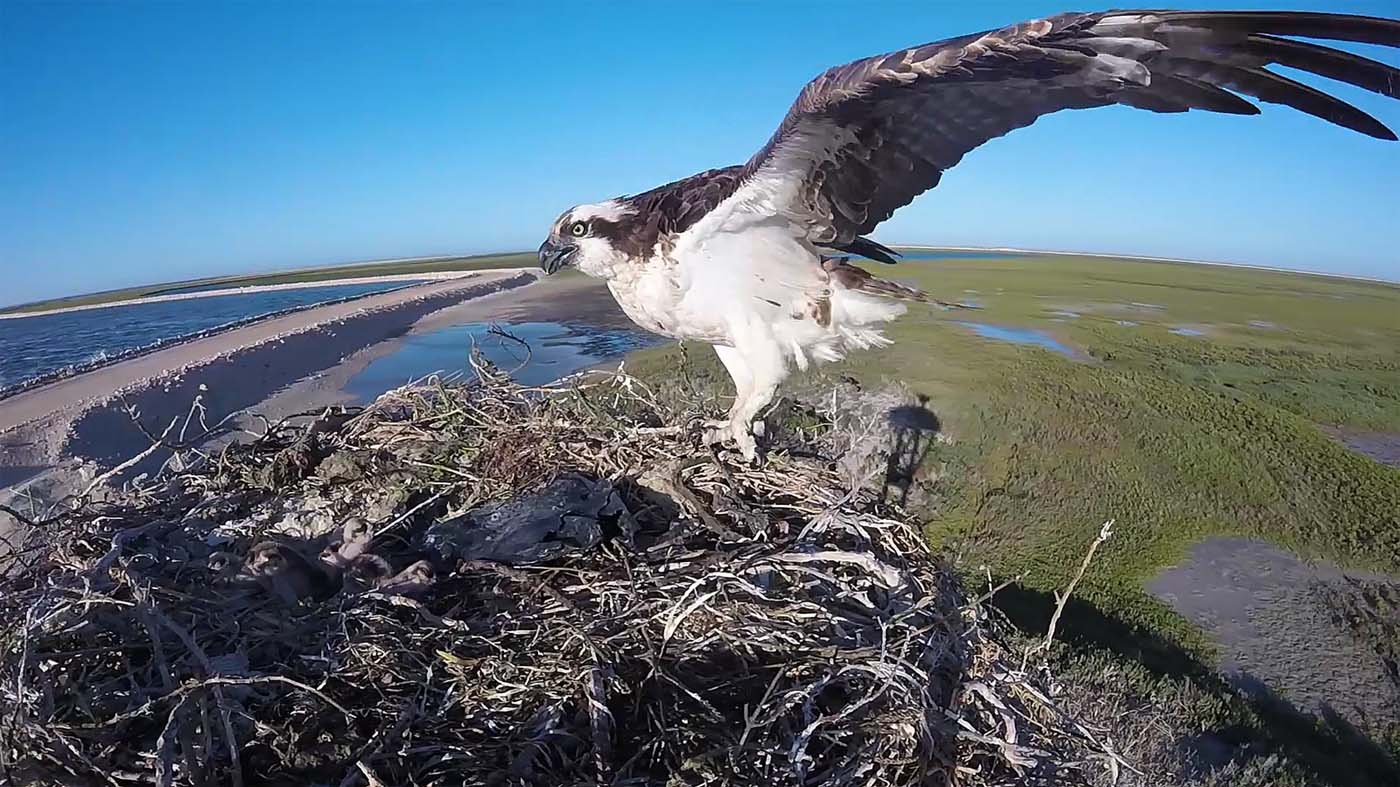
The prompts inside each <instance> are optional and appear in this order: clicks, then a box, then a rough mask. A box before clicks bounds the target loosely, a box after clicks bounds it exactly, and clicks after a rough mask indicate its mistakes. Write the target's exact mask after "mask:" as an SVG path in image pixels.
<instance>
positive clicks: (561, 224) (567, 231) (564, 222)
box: [540, 199, 638, 279]
mask: <svg viewBox="0 0 1400 787" xmlns="http://www.w3.org/2000/svg"><path fill="white" fill-rule="evenodd" d="M636 215H637V211H636V209H635V208H633V207H632V206H631V205H628V204H627V203H626V202H623V201H621V200H615V199H613V200H608V201H607V202H599V203H596V204H593V205H577V206H575V207H572V208H569V209H568V210H566V211H564V215H562V216H560V217H559V218H558V219H557V220H556V221H555V222H554V226H553V227H551V228H550V232H549V237H548V238H546V239H545V242H544V243H542V244H540V267H541V268H543V269H544V272H545V273H546V274H554V273H557V272H558V271H560V270H562V269H564V268H566V267H574V268H578V269H579V270H581V271H583V272H584V273H586V274H588V275H589V276H597V277H599V278H604V279H607V278H611V277H612V276H613V275H614V274H615V273H616V271H617V269H618V268H619V266H623V265H627V264H629V263H631V262H632V261H633V259H634V258H635V257H636V256H637V251H638V250H637V248H636V246H637V244H636V243H635V241H634V230H635V226H634V225H635V222H634V221H631V219H632V218H633V217H634V216H636Z"/></svg>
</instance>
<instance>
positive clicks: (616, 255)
mask: <svg viewBox="0 0 1400 787" xmlns="http://www.w3.org/2000/svg"><path fill="white" fill-rule="evenodd" d="M1289 36H1302V37H1306V38H1313V39H1329V40H1337V41H1357V42H1365V43H1372V44H1384V45H1388V46H1400V21H1397V20H1392V19H1378V18H1373V17H1362V16H1348V15H1341V14H1325V13H1305V12H1265V11H1238V12H1234V11H1107V12H1102V13H1066V14H1061V15H1059V16H1053V17H1049V18H1047V19H1038V20H1033V21H1029V22H1024V23H1021V24H1018V25H1013V26H1011V27H1006V28H1003V29H1000V30H994V31H990V32H985V33H976V34H973V35H968V36H962V37H960V38H951V39H948V40H946V41H938V42H935V43H932V44H924V45H923V46H917V47H913V48H911V49H901V50H897V51H895V52H891V53H889V54H885V55H877V56H875V57H870V58H866V59H863V60H857V61H855V62H853V63H848V64H846V65H842V66H836V67H835V68H832V69H830V70H828V71H826V72H825V73H823V74H821V75H820V76H818V77H817V78H816V79H814V80H812V81H811V82H810V83H808V84H807V86H806V87H804V88H803V89H802V92H801V93H799V94H798V96H797V100H796V102H794V103H793V105H792V108H791V109H790V110H788V113H787V116H786V117H785V118H784V119H783V121H782V124H781V125H779V126H778V130H777V131H776V132H775V133H774V134H773V136H772V138H770V139H769V140H768V143H767V144H766V145H764V146H763V147H762V148H761V149H760V150H759V151H758V152H757V153H756V154H754V156H753V158H751V159H749V160H748V162H746V163H744V164H740V165H736V166H731V167H725V168H723V169H712V170H709V171H707V172H702V173H700V174H698V175H692V176H691V177H688V178H685V179H683V180H679V181H676V182H674V183H669V184H666V185H664V186H660V187H658V188H656V189H653V190H651V191H648V192H646V193H644V194H638V195H635V196H632V197H620V198H617V199H612V200H608V201H606V202H602V203H598V204H591V205H579V206H577V207H574V208H571V209H569V210H567V211H565V212H564V214H563V215H562V216H560V217H559V219H558V220H557V221H556V222H555V223H554V226H553V228H552V230H551V232H550V235H549V238H548V239H547V240H546V241H545V242H544V243H543V244H542V245H541V246H540V249H539V260H540V266H541V267H542V268H543V269H544V270H545V272H546V273H549V274H552V273H554V272H556V271H558V270H560V269H561V268H563V267H565V266H574V267H577V268H578V269H579V270H581V271H583V272H584V273H587V274H589V275H591V276H596V277H598V278H601V279H603V280H604V281H606V282H607V286H608V289H609V290H611V292H612V294H613V297H614V298H616V299H617V302H618V304H619V305H620V306H621V307H622V310H623V311H624V312H626V313H627V316H628V317H630V318H631V319H632V320H633V321H635V322H636V323H637V324H638V325H640V326H641V327H642V328H645V329H647V330H649V331H654V332H656V333H659V334H662V335H664V336H669V337H673V338H676V339H693V340H697V341H702V342H708V343H709V344H712V345H714V348H715V352H716V353H717V354H718V355H719V359H720V361H721V362H723V364H724V366H725V368H726V369H727V370H728V371H729V374H730V375H731V376H732V377H733V378H734V386H735V398H734V404H733V406H732V407H731V408H730V409H729V414H728V418H726V419H724V420H723V421H718V422H714V423H712V424H711V425H710V426H711V428H710V430H709V431H708V432H707V439H709V440H710V441H732V442H733V443H734V444H735V445H736V446H737V447H738V448H739V450H740V451H741V452H742V453H743V455H744V456H745V457H746V458H747V459H749V460H752V459H754V457H755V448H756V446H755V440H754V426H755V424H754V420H755V418H756V417H757V416H758V415H759V413H760V412H761V411H762V410H763V408H764V407H765V406H766V405H767V404H768V403H769V402H770V401H772V399H773V397H774V395H775V394H776V392H777V389H778V386H779V385H780V384H781V383H782V381H783V379H784V378H785V377H786V376H787V374H788V372H789V370H790V369H791V368H792V367H793V366H794V365H795V366H796V367H798V368H802V369H805V368H807V366H808V365H809V364H810V363H811V362H813V361H832V360H837V359H840V358H841V357H842V356H843V355H844V354H845V353H846V352H847V351H848V350H851V349H859V348H867V347H875V346H880V345H884V344H887V343H888V340H887V339H886V338H885V337H884V336H883V334H882V333H881V331H880V328H879V326H880V325H881V324H882V323H885V322H887V321H889V320H892V319H894V318H895V317H896V316H898V315H900V314H902V313H903V312H904V309H905V307H904V305H903V303H901V301H909V300H914V301H920V300H929V299H928V298H927V296H925V295H924V293H922V292H919V291H917V290H913V289H909V288H907V287H903V286H900V285H898V284H894V283H892V282H888V281H882V280H880V279H879V278H877V277H875V276H873V275H871V274H870V273H868V272H866V271H865V270H863V269H862V268H859V267H856V266H855V265H852V264H850V262H849V261H848V260H849V257H843V256H836V255H837V254H838V253H841V252H844V253H847V254H854V255H859V256H863V257H867V258H871V259H874V260H878V261H881V262H886V263H893V262H894V261H895V259H894V258H895V256H896V255H895V254H894V252H892V251H891V250H890V249H888V248H885V247H884V246H881V245H880V244H878V243H875V242H874V241H872V240H870V239H868V238H866V237H864V236H865V235H866V234H868V233H870V232H871V231H872V230H874V229H875V227H876V226H877V225H878V224H879V223H880V222H882V221H884V220H885V219H887V218H889V217H890V215H891V214H892V213H893V212H894V211H895V210H897V209H898V208H900V207H901V206H903V205H907V204H908V203H909V202H910V201H911V200H913V199H914V197H916V196H918V195H919V194H921V193H923V192H924V191H927V190H928V189H931V188H933V187H934V186H936V185H937V184H938V180H939V178H940V177H941V176H942V174H943V172H944V170H947V169H948V168H949V167H951V166H953V165H954V164H957V163H958V161H959V160H960V159H961V158H962V157H963V155H964V154H966V153H967V152H968V151H970V150H972V149H973V148H975V147H977V146H978V145H981V144H982V143H984V142H986V141H988V140H990V139H993V138H995V137H999V136H1002V135H1003V134H1006V133H1007V132H1009V131H1011V130H1012V129H1017V128H1021V127H1023V126H1028V125H1030V124H1031V123H1033V122H1035V120H1036V118H1039V117H1040V116H1042V115H1047V114H1050V113H1052V112H1058V111H1060V110H1062V109H1087V108H1090V107H1101V106H1107V105H1110V104H1125V105H1127V106H1130V107H1137V108H1139V109H1146V110H1150V111H1152V112H1185V111H1187V110H1191V109H1201V110H1206V111H1209V112H1224V113H1229V114H1236V115H1257V114H1259V109H1258V107H1256V106H1255V105H1254V104H1253V103H1251V102H1249V101H1246V100H1245V99H1244V98H1242V97H1241V94H1243V95H1245V96H1252V97H1254V98H1256V99H1259V100H1260V101H1265V102H1269V103H1276V104H1285V105H1288V106H1290V107H1293V108H1294V109H1298V110H1301V111H1303V112H1307V113H1309V114H1311V115H1315V116H1317V117H1319V118H1322V119H1323V120H1326V121H1328V122H1331V123H1334V124H1336V125H1339V126H1344V127H1346V128H1349V129H1352V130H1354V131H1359V132H1361V133H1362V134H1366V135H1369V136H1372V137H1376V138H1379V139H1388V140H1394V139H1395V138H1396V137H1395V134H1394V133H1393V132H1392V131H1391V130H1390V129H1388V128H1386V127H1385V126H1384V125H1382V124H1381V123H1380V121H1378V120H1376V119H1375V118H1373V117H1371V116H1370V115H1368V114H1366V113H1365V112H1362V111H1361V110H1359V109H1357V108H1356V107H1353V106H1351V105H1349V104H1347V103H1345V102H1343V101H1340V100H1338V99H1337V98H1334V97H1332V96H1330V95H1328V94H1327V93H1324V92H1322V91H1320V90H1317V89H1315V88H1313V87H1310V86H1308V85H1305V84H1302V83H1300V82H1297V81H1294V80H1292V79H1290V78H1288V77H1285V76H1282V75H1280V74H1277V73H1274V72H1272V71H1269V70H1267V69H1266V66H1270V65H1277V66H1285V67H1289V68H1294V69H1299V70H1302V71H1306V72H1310V73H1312V74H1316V75H1319V76H1325V77H1330V78H1332V79H1336V80H1340V81H1343V82H1348V83H1350V84H1353V85H1356V86H1358V87H1363V88H1366V89H1368V90H1372V91H1375V92H1377V93H1380V94H1381V95H1385V96H1390V97H1392V98H1394V97H1396V95H1397V90H1400V69H1396V68H1393V67H1391V66H1389V65H1386V64H1384V63H1379V62H1376V61H1374V60H1369V59H1367V58H1364V57H1360V56H1358V55H1354V54H1351V53H1349V52H1344V51H1340V50H1337V49H1331V48H1328V47H1325V46H1320V45H1317V44H1312V43H1307V42H1304V41H1297V40H1293V39H1292V38H1289Z"/></svg>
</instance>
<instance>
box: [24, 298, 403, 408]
mask: <svg viewBox="0 0 1400 787" xmlns="http://www.w3.org/2000/svg"><path fill="white" fill-rule="evenodd" d="M413 283H415V282H412V281H392V282H377V283H368V284H328V285H326V286H324V287H303V288H300V289H287V290H264V291H262V292H250V293H230V294H228V295H211V296H206V297H203V298H189V299H186V300H179V301H162V302H159V303H138V304H132V305H129V306H108V307H106V308H102V309H85V310H82V311H74V312H66V313H64V314H46V315H40V316H36V317H20V318H17V319H12V320H0V389H4V388H8V387H9V386H12V385H16V384H18V383H21V382H24V381H25V380H30V379H33V378H35V377H42V376H44V375H46V374H51V373H53V372H57V371H60V370H62V369H66V368H68V367H70V366H80V365H83V364H87V363H90V362H93V361H96V360H101V359H102V358H105V357H111V356H114V355H120V354H122V353H125V352H129V351H131V350H135V349H137V348H140V347H145V346H147V345H151V344H155V343H157V342H164V341H169V340H171V339H177V338H179V337H181V336H189V335H190V334H195V333H199V332H200V331H207V330H210V329H211V328H218V327H219V326H221V325H228V324H230V323H235V322H241V321H244V320H249V319H252V318H255V317H260V316H262V315H266V314H272V313H273V312H280V311H284V310H287V309H294V308H298V307H304V306H311V305H314V304H317V303H325V302H326V301H334V300H340V299H342V298H352V297H356V296H360V295H368V294H370V293H375V292H384V291H387V290H392V289H397V288H399V287H404V286H406V285H409V284H413Z"/></svg>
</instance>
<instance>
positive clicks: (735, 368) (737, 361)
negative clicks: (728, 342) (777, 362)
mask: <svg viewBox="0 0 1400 787" xmlns="http://www.w3.org/2000/svg"><path fill="white" fill-rule="evenodd" d="M714 348H715V355H717V356H719V361H720V363H722V364H724V368H725V371H727V372H729V377H730V379H732V380H733V381H734V404H732V405H730V406H729V414H728V416H727V417H726V418H724V420H711V421H706V422H705V426H706V427H707V429H706V430H705V443H706V444H707V445H714V444H717V443H723V442H725V441H726V440H729V439H731V438H733V436H734V423H735V418H736V417H737V416H738V413H739V411H740V409H741V408H742V407H743V405H744V400H745V399H747V398H748V396H749V391H750V390H751V389H752V387H753V377H752V375H751V374H750V372H749V365H748V363H747V362H746V361H745V360H744V356H743V355H741V354H740V353H739V351H738V350H737V349H735V348H733V347H725V346H723V345H719V344H716V345H714Z"/></svg>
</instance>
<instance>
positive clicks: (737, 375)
mask: <svg viewBox="0 0 1400 787" xmlns="http://www.w3.org/2000/svg"><path fill="white" fill-rule="evenodd" d="M715 353H716V354H718V355H719V357H720V360H721V361H722V362H723V363H724V366H725V368H726V369H728V370H729V374H730V376H732V377H734V386H735V391H736V393H737V395H736V396H735V397H734V406H733V407H731V408H729V420H728V422H727V423H726V424H725V425H724V426H723V427H721V428H720V429H719V430H716V432H715V433H713V434H712V438H718V439H719V440H723V439H724V438H725V437H728V438H729V439H732V440H733V441H734V444H735V446H736V447H737V448H738V449H739V452H740V453H741V454H743V456H744V459H746V460H748V461H750V462H752V461H754V460H755V459H757V458H758V444H757V441H755V440H754V430H753V426H754V423H753V421H754V418H756V417H758V414H759V413H760V412H762V411H763V408H765V407H767V406H768V404H769V402H772V401H773V397H774V396H775V395H776V394H777V392H778V385H779V384H781V383H782V381H783V378H784V377H785V376H786V375H787V366H786V364H785V363H783V357H782V351H781V350H780V349H779V348H778V345H777V343H776V342H755V343H752V344H750V345H747V346H741V347H734V348H731V347H720V346H718V345H716V346H715ZM726 433H727V434H726Z"/></svg>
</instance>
